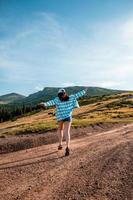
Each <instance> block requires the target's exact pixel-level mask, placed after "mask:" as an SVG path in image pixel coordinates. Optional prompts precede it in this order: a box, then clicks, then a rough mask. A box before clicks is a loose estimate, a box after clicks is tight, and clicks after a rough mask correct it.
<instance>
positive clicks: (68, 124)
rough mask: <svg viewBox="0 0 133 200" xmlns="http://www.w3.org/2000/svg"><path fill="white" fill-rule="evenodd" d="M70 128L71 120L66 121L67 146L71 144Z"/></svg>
mask: <svg viewBox="0 0 133 200" xmlns="http://www.w3.org/2000/svg"><path fill="white" fill-rule="evenodd" d="M70 128H71V121H70V122H69V121H65V122H64V134H65V139H66V147H68V148H69V146H70Z"/></svg>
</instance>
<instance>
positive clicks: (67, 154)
mask: <svg viewBox="0 0 133 200" xmlns="http://www.w3.org/2000/svg"><path fill="white" fill-rule="evenodd" d="M69 154H70V150H69V148H68V147H66V152H65V156H69Z"/></svg>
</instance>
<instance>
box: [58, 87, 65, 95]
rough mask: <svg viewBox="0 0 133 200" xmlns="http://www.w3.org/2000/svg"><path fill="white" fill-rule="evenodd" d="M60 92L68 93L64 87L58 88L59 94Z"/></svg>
mask: <svg viewBox="0 0 133 200" xmlns="http://www.w3.org/2000/svg"><path fill="white" fill-rule="evenodd" d="M59 93H66V91H65V89H64V88H61V89H59V90H58V94H59Z"/></svg>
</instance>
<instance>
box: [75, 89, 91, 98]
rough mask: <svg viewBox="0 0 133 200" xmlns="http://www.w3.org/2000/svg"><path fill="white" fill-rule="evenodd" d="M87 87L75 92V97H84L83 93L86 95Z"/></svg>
mask: <svg viewBox="0 0 133 200" xmlns="http://www.w3.org/2000/svg"><path fill="white" fill-rule="evenodd" d="M87 89H88V88H86V89H84V90H81V91H80V92H77V93H76V94H74V96H75V98H76V99H78V98H80V97H82V96H83V95H85V93H86V92H87Z"/></svg>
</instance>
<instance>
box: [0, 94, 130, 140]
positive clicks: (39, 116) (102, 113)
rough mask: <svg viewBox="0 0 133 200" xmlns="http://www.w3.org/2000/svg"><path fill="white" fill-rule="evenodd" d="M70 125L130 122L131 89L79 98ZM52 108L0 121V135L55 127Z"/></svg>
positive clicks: (35, 131) (36, 131)
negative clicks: (125, 91)
mask: <svg viewBox="0 0 133 200" xmlns="http://www.w3.org/2000/svg"><path fill="white" fill-rule="evenodd" d="M79 104H80V106H81V108H80V109H75V110H74V112H73V123H72V126H73V127H79V126H81V127H82V126H88V125H93V124H100V123H123V122H133V92H132V93H131V92H130V93H122V94H114V95H106V96H102V97H91V98H86V99H81V100H79ZM54 112H55V110H54V108H50V109H48V110H42V111H41V112H39V113H36V114H33V115H30V116H25V117H22V118H18V119H17V120H16V121H8V122H4V123H1V124H0V135H1V136H2V135H7V134H9V135H10V134H11V135H12V134H27V133H42V132H46V131H48V130H53V129H56V128H57V123H56V120H55V115H54Z"/></svg>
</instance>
